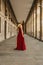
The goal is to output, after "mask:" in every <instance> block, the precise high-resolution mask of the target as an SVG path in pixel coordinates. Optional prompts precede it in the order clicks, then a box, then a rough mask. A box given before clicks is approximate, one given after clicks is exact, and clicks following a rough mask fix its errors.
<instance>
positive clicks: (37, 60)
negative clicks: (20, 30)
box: [0, 35, 43, 65]
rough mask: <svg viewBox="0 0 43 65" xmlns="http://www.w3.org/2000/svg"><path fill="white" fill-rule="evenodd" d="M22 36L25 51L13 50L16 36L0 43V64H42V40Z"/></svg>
mask: <svg viewBox="0 0 43 65" xmlns="http://www.w3.org/2000/svg"><path fill="white" fill-rule="evenodd" d="M24 37H25V42H26V46H27V50H26V51H18V50H14V48H15V47H16V36H15V37H13V38H11V39H8V40H5V41H3V42H1V43H0V65H43V42H40V41H38V40H36V39H34V38H31V37H29V36H27V35H24Z"/></svg>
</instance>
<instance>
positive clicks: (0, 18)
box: [0, 17, 1, 33]
mask: <svg viewBox="0 0 43 65" xmlns="http://www.w3.org/2000/svg"><path fill="white" fill-rule="evenodd" d="M0 33H1V17H0Z"/></svg>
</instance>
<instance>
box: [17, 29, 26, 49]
mask: <svg viewBox="0 0 43 65" xmlns="http://www.w3.org/2000/svg"><path fill="white" fill-rule="evenodd" d="M16 50H26V45H25V41H24V37H23V35H22V32H21V29H20V28H19V33H18V36H17V48H16Z"/></svg>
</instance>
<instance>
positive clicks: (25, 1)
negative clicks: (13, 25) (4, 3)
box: [10, 0, 33, 22]
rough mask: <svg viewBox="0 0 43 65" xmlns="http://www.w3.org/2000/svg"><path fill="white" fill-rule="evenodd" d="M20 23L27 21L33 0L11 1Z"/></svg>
mask: <svg viewBox="0 0 43 65" xmlns="http://www.w3.org/2000/svg"><path fill="white" fill-rule="evenodd" d="M10 3H11V5H12V8H13V11H14V13H15V15H16V18H17V20H18V22H22V21H24V22H25V21H26V18H27V16H28V13H29V11H30V9H31V6H32V3H33V0H10Z"/></svg>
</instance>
